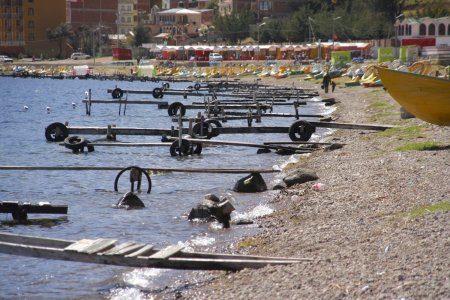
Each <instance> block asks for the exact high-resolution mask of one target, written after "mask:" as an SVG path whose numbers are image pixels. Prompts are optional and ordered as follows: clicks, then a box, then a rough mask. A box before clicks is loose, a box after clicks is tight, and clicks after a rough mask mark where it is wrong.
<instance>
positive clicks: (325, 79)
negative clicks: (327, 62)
mask: <svg viewBox="0 0 450 300" xmlns="http://www.w3.org/2000/svg"><path fill="white" fill-rule="evenodd" d="M330 82H331V76H330V74H329V73H328V72H326V73H325V75H324V76H323V80H322V84H323V89H324V90H325V93H328V86H329V85H330Z"/></svg>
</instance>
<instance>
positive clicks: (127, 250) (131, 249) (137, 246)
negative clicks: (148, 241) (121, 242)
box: [116, 244, 145, 255]
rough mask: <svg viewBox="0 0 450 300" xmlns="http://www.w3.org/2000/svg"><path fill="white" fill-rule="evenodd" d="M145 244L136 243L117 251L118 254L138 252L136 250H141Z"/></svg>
mask: <svg viewBox="0 0 450 300" xmlns="http://www.w3.org/2000/svg"><path fill="white" fill-rule="evenodd" d="M144 246H145V245H144V244H134V245H130V246H128V247H126V248H123V249H122V250H120V251H118V252H117V253H116V255H127V254H129V253H133V252H136V250H140V249H142V247H144Z"/></svg>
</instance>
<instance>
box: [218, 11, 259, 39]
mask: <svg viewBox="0 0 450 300" xmlns="http://www.w3.org/2000/svg"><path fill="white" fill-rule="evenodd" d="M254 22H255V17H254V15H253V13H252V12H250V11H248V10H245V11H242V12H239V13H232V14H231V15H226V16H219V17H216V19H215V20H214V27H215V29H216V32H217V33H218V34H219V35H220V36H222V38H223V39H224V40H227V41H229V42H231V43H236V42H237V41H238V40H241V39H244V38H246V37H248V36H249V35H250V24H252V23H254Z"/></svg>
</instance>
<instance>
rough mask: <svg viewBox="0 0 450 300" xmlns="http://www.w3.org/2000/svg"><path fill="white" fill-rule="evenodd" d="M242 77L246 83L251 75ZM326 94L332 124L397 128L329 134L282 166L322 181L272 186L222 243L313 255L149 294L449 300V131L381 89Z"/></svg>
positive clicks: (245, 249) (233, 248) (251, 250)
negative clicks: (326, 147)
mask: <svg viewBox="0 0 450 300" xmlns="http://www.w3.org/2000/svg"><path fill="white" fill-rule="evenodd" d="M36 64H39V62H36ZM56 64H61V62H57V63H56ZM108 68H110V69H109V70H114V69H117V68H119V69H120V68H122V67H117V66H113V67H108ZM125 68H126V70H128V69H129V67H125ZM301 79H302V78H301V77H288V78H286V79H280V80H277V79H274V78H262V80H261V83H263V84H276V85H285V86H291V85H292V82H293V81H295V84H296V85H297V86H301V87H305V88H310V87H313V88H315V89H317V90H319V91H321V90H320V84H318V83H317V81H316V82H306V81H303V80H301ZM245 80H248V81H253V80H254V77H247V78H244V79H242V81H245ZM337 81H339V80H337ZM324 95H327V96H333V97H335V98H336V100H337V101H338V103H337V104H336V106H337V109H336V110H335V112H334V113H333V114H332V116H333V119H335V120H336V121H338V122H348V123H377V124H392V125H396V126H398V127H399V128H396V129H394V130H389V131H387V132H384V133H381V132H373V131H363V130H345V129H341V130H336V131H334V132H333V133H332V134H331V135H330V136H327V137H326V139H325V141H328V142H330V141H332V142H337V143H342V144H345V146H344V147H343V148H341V149H337V150H333V151H328V152H324V151H318V152H315V153H313V154H311V155H309V156H308V158H306V159H301V160H300V161H299V162H298V163H296V164H293V165H289V169H290V170H292V169H295V168H309V169H312V170H314V171H316V173H317V174H318V176H319V180H318V182H320V183H321V184H322V185H323V186H322V187H323V188H322V189H319V190H318V191H317V190H313V189H312V188H311V186H312V184H313V183H314V182H309V183H305V184H300V185H295V186H293V187H290V188H288V189H285V190H283V191H281V192H279V193H278V194H277V195H276V196H275V197H274V198H273V199H272V200H271V201H270V203H269V204H270V205H272V206H273V208H274V209H275V212H274V213H273V214H272V215H270V216H265V217H262V218H260V219H258V220H256V223H257V225H258V226H260V227H261V228H262V232H261V233H258V234H257V235H255V236H251V237H247V238H243V239H242V240H241V241H238V242H236V243H234V241H233V243H232V244H231V245H230V246H229V247H228V248H227V250H228V251H230V252H235V253H236V252H237V253H242V254H259V255H269V256H292V257H306V258H313V259H314V261H313V262H302V263H299V264H296V265H293V266H283V267H282V266H276V267H275V266H269V267H265V268H262V269H258V270H244V271H241V272H235V273H226V272H219V271H217V272H206V273H201V274H200V275H199V276H198V277H197V276H195V277H193V278H195V279H193V281H192V282H190V283H189V284H187V286H188V287H189V288H188V289H187V290H186V289H185V286H186V285H183V284H181V286H183V287H182V288H181V289H182V291H178V292H176V293H173V291H172V292H171V291H169V290H168V289H169V287H168V288H167V290H166V291H162V292H161V293H160V294H157V295H153V294H152V296H155V297H156V298H157V299H173V298H174V297H176V298H181V299H182V298H185V299H211V298H220V299H221V298H225V297H227V298H229V297H232V298H238V299H256V298H259V299H286V298H289V299H342V298H349V299H368V298H369V299H401V298H405V299H449V298H450V278H449V277H450V276H449V273H448V267H449V266H448V261H449V258H450V255H449V253H448V250H449V249H450V236H449V234H448V232H450V213H449V212H450V128H449V127H440V126H436V125H431V124H427V123H425V122H422V121H420V120H417V119H407V120H402V119H400V114H399V105H398V104H397V103H396V102H395V101H394V100H393V99H392V98H391V97H390V96H389V94H387V92H385V91H384V90H383V89H382V88H364V87H352V88H345V87H343V84H342V82H340V84H338V87H337V89H336V91H335V92H334V93H329V94H323V93H321V96H324ZM423 142H436V143H437V144H439V145H440V146H441V147H440V148H438V149H436V150H428V151H404V152H401V151H398V150H396V148H397V147H399V146H402V145H405V144H408V143H419V144H420V143H423ZM439 205H440V206H439ZM437 207H438V209H437ZM439 207H441V208H440V209H439ZM194 274H197V273H194Z"/></svg>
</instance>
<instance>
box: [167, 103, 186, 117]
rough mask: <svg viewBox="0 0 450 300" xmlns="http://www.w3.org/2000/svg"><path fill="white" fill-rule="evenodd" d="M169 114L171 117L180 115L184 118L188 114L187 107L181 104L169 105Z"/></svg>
mask: <svg viewBox="0 0 450 300" xmlns="http://www.w3.org/2000/svg"><path fill="white" fill-rule="evenodd" d="M167 112H168V114H169V116H171V117H172V116H178V115H181V116H182V117H184V115H185V114H186V107H185V106H184V105H183V103H181V102H174V103H171V104H170V105H169V108H168V109H167Z"/></svg>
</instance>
